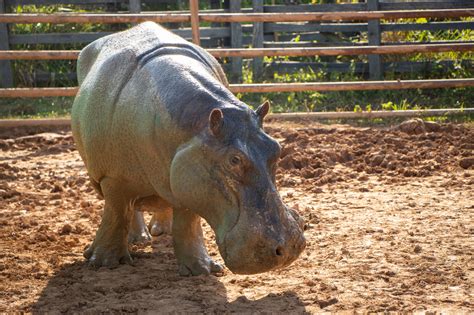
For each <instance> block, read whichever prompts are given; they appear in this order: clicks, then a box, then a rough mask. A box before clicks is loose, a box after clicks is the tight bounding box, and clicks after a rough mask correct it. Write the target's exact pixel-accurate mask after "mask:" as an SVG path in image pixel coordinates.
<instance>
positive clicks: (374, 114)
mask: <svg viewBox="0 0 474 315" xmlns="http://www.w3.org/2000/svg"><path fill="white" fill-rule="evenodd" d="M462 114H474V108H445V109H418V110H397V111H370V112H316V113H315V112H309V113H301V112H300V113H276V114H269V115H268V116H266V118H265V119H266V120H283V121H300V120H322V119H374V118H396V117H427V116H428V117H430V116H450V115H462ZM70 125H71V119H70V118H52V119H51V118H49V119H0V128H14V127H41V126H63V127H64V126H70Z"/></svg>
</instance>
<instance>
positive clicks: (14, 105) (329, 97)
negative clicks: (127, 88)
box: [0, 0, 474, 117]
mask: <svg viewBox="0 0 474 315" xmlns="http://www.w3.org/2000/svg"><path fill="white" fill-rule="evenodd" d="M265 2H266V4H270V3H271V2H272V1H265ZM278 2H279V1H277V3H278ZM280 2H283V1H280ZM300 2H301V3H316V2H322V1H314V0H313V1H311V0H308V1H300ZM203 3H204V2H201V4H203ZM206 3H207V2H206ZM243 5H244V6H250V5H251V1H243ZM105 9H106V8H98V9H96V11H95V12H99V11H101V10H102V11H103V10H105ZM107 9H108V10H110V8H107ZM116 9H117V10H119V9H121V8H116ZM148 9H149V8H148ZM151 9H154V10H176V9H186V7H184V8H182V7H177V5H174V6H173V5H169V4H167V5H161V6H159V7H153V8H151ZM201 9H206V7H203V6H202V7H201ZM69 11H75V12H85V10H83V9H80V8H78V7H76V6H70V5H62V6H32V5H30V6H21V7H20V6H18V7H17V8H16V9H15V12H18V13H22V12H23V13H31V12H35V13H54V12H69ZM87 12H91V10H87ZM463 20H465V21H474V19H473V18H466V19H463ZM399 22H400V23H401V22H404V23H405V22H406V23H407V22H410V23H426V22H427V20H426V19H404V20H400V21H399ZM128 26H129V25H126V24H120V25H103V24H65V25H64V24H42V23H37V24H16V25H13V26H12V27H11V32H12V33H14V34H35V33H67V32H102V31H108V32H112V31H118V30H122V29H125V28H127V27H128ZM334 36H335V37H337V39H338V41H347V42H353V43H364V42H366V41H367V38H365V37H364V36H366V34H365V33H362V35H358V34H357V35H353V36H352V35H351V36H352V37H351V36H343V35H342V34H334ZM447 40H456V41H473V40H474V31H473V30H446V31H438V32H430V31H405V32H385V33H383V42H420V41H424V42H426V41H447ZM293 41H295V42H298V41H300V36H295V37H294V38H293ZM314 44H315V45H317V44H318V43H317V41H314ZM84 46H85V44H36V45H26V44H24V45H15V46H13V47H12V49H27V50H32V49H45V50H48V49H81V48H83V47H84ZM473 60H474V53H472V52H462V53H459V52H449V53H437V54H410V55H386V56H383V61H384V62H397V61H415V62H424V61H430V62H432V63H433V65H434V67H432V68H430V69H425V70H424V71H417V72H404V73H398V72H394V71H391V72H387V71H386V72H385V74H384V79H385V80H398V79H402V80H407V79H441V78H470V77H471V78H472V77H473V67H472V65H473ZM278 61H304V62H346V63H350V64H351V67H350V71H349V72H346V73H340V72H330V71H328V70H327V69H326V70H325V69H320V70H318V71H313V70H312V69H311V68H306V69H305V68H302V69H299V70H298V71H297V72H294V73H278V72H274V73H273V72H270V73H269V71H266V73H265V75H264V76H263V77H262V78H260V79H258V82H264V83H269V82H339V81H363V80H367V79H368V78H367V77H366V75H364V74H361V73H358V72H357V71H356V63H358V62H367V56H365V55H359V56H339V57H317V56H316V57H311V58H309V57H295V58H293V57H292V58H288V57H283V58H282V57H275V58H270V57H266V58H264V62H265V64H266V65H269V64H271V63H272V62H273V63H275V62H278ZM445 61H451V62H452V63H453V66H452V67H451V68H450V69H449V70H448V71H447V70H446V68H445V66H444V65H443V64H444V62H445ZM466 61H467V62H466ZM13 65H14V69H15V81H16V85H17V86H18V87H30V86H39V87H44V86H51V87H62V86H75V85H76V84H77V82H76V80H75V78H74V75H73V73H74V72H75V61H72V60H71V61H70V60H56V61H27V60H23V61H14V62H13ZM47 73H53V74H54V75H53V76H51V77H50V78H49V79H47V80H40V81H38V80H37V79H38V77H41V76H43V77H44V76H45V74H47ZM253 81H254V79H253V74H252V67H251V62H250V61H247V60H246V61H245V62H244V69H243V83H253ZM238 97H239V98H240V99H242V100H243V101H245V102H247V103H248V104H250V105H251V106H256V105H258V104H259V103H261V102H263V100H265V99H270V100H271V101H272V103H273V111H274V112H291V111H308V112H310V111H354V110H355V111H359V110H380V109H384V110H400V109H420V108H448V107H451V108H464V107H472V105H473V104H474V89H473V88H464V89H413V90H393V91H347V92H291V93H268V94H239V95H238ZM72 101H73V98H70V97H57V98H43V99H0V117H19V116H21V117H45V116H46V117H57V116H64V115H67V114H68V113H69V111H70V107H71V105H72Z"/></svg>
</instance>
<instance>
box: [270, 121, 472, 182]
mask: <svg viewBox="0 0 474 315" xmlns="http://www.w3.org/2000/svg"><path fill="white" fill-rule="evenodd" d="M431 124H433V123H431ZM403 125H404V124H402V126H403ZM436 126H437V127H436V128H435V127H430V128H431V129H430V130H432V131H431V132H426V130H425V129H424V131H423V132H422V133H420V134H412V133H411V132H409V133H407V132H406V130H405V131H401V130H400V128H394V129H375V128H364V129H360V128H349V129H347V128H346V129H336V128H327V127H326V128H298V129H296V130H282V129H280V128H268V132H269V133H270V134H272V135H273V136H274V137H276V138H277V139H278V140H279V141H280V143H281V144H282V147H283V148H282V155H281V161H280V163H279V166H280V168H281V172H280V174H279V175H278V179H279V181H280V182H281V184H282V185H283V186H285V187H294V186H297V185H301V184H303V185H304V187H307V188H308V189H313V190H315V191H318V190H319V189H320V188H318V187H320V186H322V185H325V184H328V183H329V184H331V183H337V182H341V183H342V182H347V181H350V180H351V179H358V180H359V181H364V180H367V175H370V174H377V175H378V176H379V178H381V179H383V178H385V179H387V180H394V178H395V180H396V178H397V177H426V176H431V175H433V174H435V173H437V172H449V171H452V170H454V169H458V168H463V169H468V168H472V166H473V164H474V163H473V162H472V161H473V160H474V151H473V149H474V131H473V130H472V129H468V128H465V127H463V126H462V125H452V124H446V125H439V124H436ZM402 129H403V128H402Z"/></svg>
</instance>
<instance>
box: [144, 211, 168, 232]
mask: <svg viewBox="0 0 474 315" xmlns="http://www.w3.org/2000/svg"><path fill="white" fill-rule="evenodd" d="M172 224H173V209H171V208H169V207H166V208H164V209H159V210H155V211H153V216H152V217H151V220H150V222H149V223H148V229H149V230H150V233H151V235H153V236H160V235H161V234H171V229H172V228H171V226H172Z"/></svg>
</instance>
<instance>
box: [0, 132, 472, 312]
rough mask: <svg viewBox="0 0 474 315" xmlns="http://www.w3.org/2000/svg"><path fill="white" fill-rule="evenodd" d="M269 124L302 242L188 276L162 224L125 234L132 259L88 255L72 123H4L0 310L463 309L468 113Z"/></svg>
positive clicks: (466, 299) (87, 203) (90, 222)
mask: <svg viewBox="0 0 474 315" xmlns="http://www.w3.org/2000/svg"><path fill="white" fill-rule="evenodd" d="M267 129H268V131H269V133H270V134H271V135H273V136H274V137H276V138H277V139H278V140H279V141H280V142H281V144H282V146H283V148H284V150H283V154H282V160H281V163H280V166H281V168H280V170H279V174H278V183H279V186H280V190H281V194H282V196H283V198H284V200H285V201H286V202H287V203H288V204H290V205H291V206H293V207H294V208H296V209H297V210H298V211H299V212H300V214H301V215H302V216H304V218H305V219H306V228H307V229H306V232H305V233H306V238H307V243H308V244H307V248H306V250H305V251H304V252H303V254H302V255H301V257H300V258H299V259H298V260H297V261H296V262H295V263H294V264H292V265H291V266H289V267H287V268H286V269H284V270H278V271H274V272H269V273H265V274H261V275H254V276H241V275H234V274H232V273H231V272H230V271H228V270H226V271H225V272H224V274H223V275H222V276H220V277H216V276H209V277H190V278H185V277H179V276H178V274H177V265H176V261H175V258H174V254H173V250H172V242H171V238H170V236H161V237H158V238H157V239H154V241H153V243H152V245H151V246H133V247H132V248H131V252H132V256H133V258H134V265H133V266H129V265H123V266H120V267H119V268H116V269H113V270H109V269H105V268H101V269H99V270H92V269H90V268H88V266H87V263H86V262H85V260H84V258H83V257H82V252H83V250H84V248H85V247H86V246H87V245H88V244H89V243H90V242H91V241H92V239H93V237H94V233H95V231H96V229H97V226H98V224H99V222H100V215H101V209H102V206H103V201H101V200H98V198H97V196H96V194H95V193H94V191H93V190H92V188H91V187H90V186H89V183H88V180H87V176H86V171H85V169H84V166H83V164H82V162H81V160H80V158H79V156H78V154H77V151H76V150H75V148H74V144H73V140H72V137H71V134H70V133H69V132H68V131H64V130H63V131H55V132H53V133H43V134H39V135H33V136H25V134H31V133H34V130H26V131H25V130H15V131H11V130H10V131H5V130H3V131H2V132H1V133H0V134H1V136H2V137H3V138H4V139H3V140H0V149H1V150H2V151H0V154H1V157H0V211H1V212H0V232H1V236H0V245H1V252H0V279H1V281H0V312H13V311H33V312H53V313H54V312H68V313H71V312H75V313H80V312H84V311H91V312H144V311H149V312H152V311H155V312H156V311H159V312H170V311H179V312H206V313H216V312H218V313H222V312H249V313H253V312H268V313H273V312H292V313H304V312H310V313H313V312H315V313H317V312H324V311H341V310H354V309H357V310H360V311H378V312H382V311H426V310H430V311H433V310H438V311H440V310H445V311H451V312H454V313H458V312H466V313H469V312H474V297H473V292H474V289H473V283H474V263H473V255H472V253H473V252H474V198H473V196H474V194H473V192H474V186H473V184H474V171H473V163H474V157H473V156H474V154H473V149H474V128H473V127H472V126H471V127H467V126H462V125H452V124H448V125H438V126H435V127H432V126H431V127H430V126H427V128H421V129H420V128H417V127H416V126H415V128H411V129H410V128H408V129H406V130H407V131H408V133H405V132H402V131H400V130H394V129H389V128H384V129H380V128H354V127H350V126H335V127H334V126H322V125H315V124H311V125H309V124H305V125H304V126H301V125H294V124H286V125H281V124H275V123H273V124H270V125H269V126H268V127H267ZM148 216H149V215H148ZM203 224H204V223H203ZM204 225H205V224H204ZM205 233H206V238H207V240H208V245H209V251H210V253H211V255H212V256H214V257H215V258H216V259H217V260H218V261H222V260H221V258H220V256H219V253H218V251H217V249H216V246H215V244H214V241H213V234H212V231H211V230H210V229H209V228H208V227H207V226H205Z"/></svg>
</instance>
